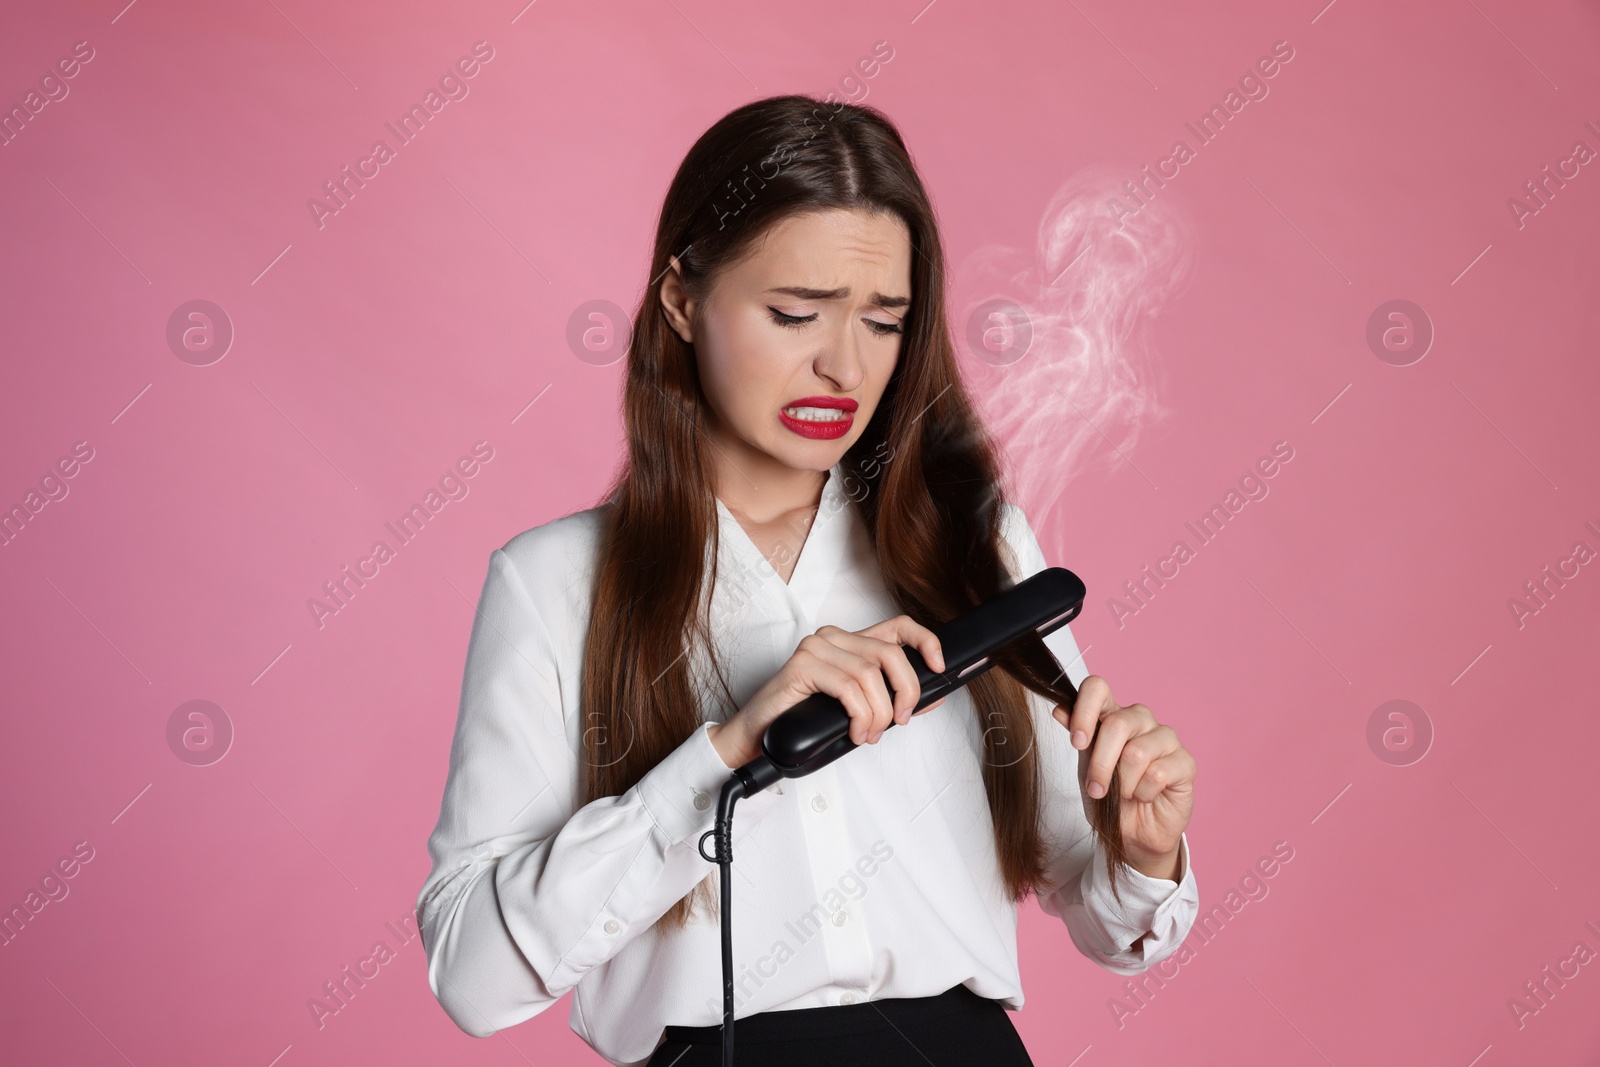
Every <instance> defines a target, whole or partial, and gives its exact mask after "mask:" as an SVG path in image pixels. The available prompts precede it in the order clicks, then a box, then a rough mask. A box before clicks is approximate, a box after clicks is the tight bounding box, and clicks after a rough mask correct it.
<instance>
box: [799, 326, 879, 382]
mask: <svg viewBox="0 0 1600 1067" xmlns="http://www.w3.org/2000/svg"><path fill="white" fill-rule="evenodd" d="M811 367H812V369H813V370H814V371H816V374H817V377H818V378H821V379H822V380H823V381H825V382H828V383H829V384H831V385H832V386H833V389H834V391H835V392H840V393H849V392H852V391H854V390H855V389H857V388H859V387H860V385H861V381H862V379H863V378H865V377H866V368H865V366H864V365H863V363H862V359H861V341H860V339H859V338H856V337H854V336H852V334H851V331H850V329H849V327H848V325H847V326H846V327H845V328H844V330H843V331H842V332H841V333H840V334H838V335H836V336H833V337H830V338H828V339H827V340H826V341H824V342H823V347H822V351H820V352H818V353H817V355H816V356H815V357H814V358H813V359H812V361H811Z"/></svg>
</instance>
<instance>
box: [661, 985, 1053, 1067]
mask: <svg viewBox="0 0 1600 1067" xmlns="http://www.w3.org/2000/svg"><path fill="white" fill-rule="evenodd" d="M665 1036H666V1041H664V1042H663V1043H662V1044H661V1046H660V1047H659V1048H657V1049H656V1051H655V1054H654V1055H653V1056H651V1057H650V1060H649V1062H648V1063H647V1064H646V1065H645V1067H721V1064H722V1027H721V1026H669V1027H667V1028H666V1035H665ZM733 1038H734V1054H735V1057H736V1058H737V1060H738V1064H739V1067H929V1064H932V1065H933V1067H966V1065H968V1064H982V1065H984V1067H1033V1061H1032V1060H1031V1059H1029V1058H1028V1050H1027V1049H1026V1048H1025V1047H1024V1046H1023V1044H1022V1038H1021V1036H1020V1035H1018V1033H1017V1030H1016V1027H1014V1026H1012V1025H1011V1018H1010V1015H1009V1013H1008V1012H1007V1011H1006V1009H1005V1008H1003V1007H1002V1006H1001V1005H1000V1002H999V1001H997V1000H989V999H987V998H985V997H980V996H978V994H976V993H974V992H972V990H970V989H968V988H967V987H966V986H964V985H957V986H952V987H951V988H950V989H947V990H945V991H944V992H943V993H940V994H939V995H938V996H933V997H905V998H888V999H884V1000H869V1001H865V1002H863V1003H860V1004H838V1005H830V1006H828V1007H822V1008H799V1009H795V1010H792V1011H763V1012H757V1013H756V1014H755V1015H751V1016H748V1017H746V1018H743V1019H738V1020H736V1022H735V1024H734V1028H733Z"/></svg>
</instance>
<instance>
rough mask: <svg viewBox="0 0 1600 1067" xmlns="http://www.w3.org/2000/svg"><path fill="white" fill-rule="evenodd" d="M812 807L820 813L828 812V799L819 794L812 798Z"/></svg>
mask: <svg viewBox="0 0 1600 1067" xmlns="http://www.w3.org/2000/svg"><path fill="white" fill-rule="evenodd" d="M811 806H812V807H813V808H816V809H817V810H818V811H827V810H828V801H827V798H825V797H824V796H823V795H822V794H821V793H818V794H817V795H816V796H814V797H812V798H811Z"/></svg>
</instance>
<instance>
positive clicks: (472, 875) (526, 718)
mask: <svg viewBox="0 0 1600 1067" xmlns="http://www.w3.org/2000/svg"><path fill="white" fill-rule="evenodd" d="M545 599H546V598H544V597H542V596H540V595H539V594H538V591H537V590H530V587H529V586H528V585H527V584H526V582H525V581H524V577H523V575H522V574H521V573H519V570H518V568H517V566H516V565H515V564H514V563H513V561H512V559H511V557H510V556H509V555H508V554H507V553H506V552H505V550H503V549H496V550H495V551H494V552H493V553H492V554H491V555H490V558H489V567H488V574H487V576H486V578H485V580H484V585H483V591H482V594H481V596H480V598H479V603H478V610H477V614H476V617H475V618H474V620H473V626H472V635H471V639H470V641H469V644H468V649H467V658H466V668H465V672H464V676H463V681H462V689H461V702H460V707H459V711H458V717H457V721H456V728H455V734H454V737H453V739H452V742H451V747H450V765H449V774H448V778H447V780H446V783H445V788H444V797H443V801H442V803H441V805H440V813H439V820H438V823H437V825H436V826H435V828H434V831H433V833H432V834H431V835H430V837H429V838H428V852H429V855H430V857H431V859H432V861H433V868H432V872H431V873H430V875H429V876H428V879H427V881H426V882H425V883H424V885H423V887H422V890H421V892H420V893H419V895H418V898H417V910H418V918H419V923H420V927H421V930H422V937H423V946H424V949H425V951H426V953H427V956H428V983H429V986H430V987H431V988H432V990H433V993H434V995H435V996H436V997H437V998H438V1000H439V1003H440V1005H441V1006H442V1007H443V1008H444V1009H445V1012H446V1013H447V1014H448V1015H449V1016H450V1018H451V1019H452V1020H453V1021H454V1022H455V1023H456V1025H458V1026H459V1027H460V1028H461V1029H462V1030H464V1031H466V1032H467V1033H469V1034H472V1035H474V1036H478V1037H487V1036H489V1035H490V1034H493V1033H494V1032H496V1031H497V1030H500V1029H503V1028H505V1027H507V1026H510V1025H513V1024H515V1023H518V1022H522V1021H524V1020H526V1019H528V1018H531V1017H532V1016H534V1015H537V1014H539V1013H540V1012H541V1011H543V1010H544V1009H545V1008H547V1007H549V1006H550V1005H551V1004H553V1003H554V1002H555V1001H556V1000H558V999H559V998H560V997H561V995H562V994H563V993H565V992H566V991H567V990H569V989H571V988H572V987H573V986H575V985H576V984H577V983H578V981H579V979H581V978H582V977H583V975H584V974H585V973H587V972H588V971H590V970H592V969H593V968H595V967H598V966H600V965H602V964H604V963H605V962H606V961H607V960H609V959H611V958H612V957H613V956H615V955H616V954H617V953H618V952H619V951H621V949H622V948H623V947H624V946H625V945H626V944H627V943H628V942H629V941H630V940H631V939H632V938H634V937H636V936H638V935H639V934H640V933H642V932H644V931H645V930H647V929H648V928H649V927H650V925H651V924H652V923H654V922H655V920H656V919H658V918H660V916H661V915H663V914H664V913H665V912H666V911H667V909H668V908H670V907H671V906H672V904H673V903H674V902H676V901H677V900H679V899H681V898H682V897H683V896H684V895H685V894H687V893H688V892H689V891H690V890H692V889H693V888H694V886H695V885H696V884H698V883H699V882H700V881H701V880H702V879H704V878H705V877H706V876H707V875H708V874H711V873H713V872H715V871H716V865H715V864H714V863H711V862H710V861H708V860H706V859H705V858H704V857H702V856H701V855H700V853H699V851H698V844H699V837H700V835H701V834H703V833H704V832H705V831H707V830H709V829H711V827H712V825H713V823H714V821H715V817H716V800H717V795H718V794H719V793H720V791H721V789H722V786H723V784H724V783H725V782H726V781H727V780H728V778H729V776H730V775H731V774H732V768H730V767H728V766H727V765H726V764H725V763H724V762H723V761H722V757H721V756H720V755H719V754H718V752H717V750H716V747H715V746H714V745H713V744H712V742H711V738H710V736H709V734H708V732H707V731H708V730H709V727H710V725H711V724H710V723H702V724H700V725H699V726H698V727H697V728H696V729H695V731H694V732H693V733H692V734H690V736H689V737H688V738H686V739H685V740H684V741H683V742H682V744H680V745H679V746H678V747H677V748H675V749H674V750H672V751H671V752H669V753H668V754H667V756H666V758H664V759H662V760H661V761H660V762H659V763H657V764H656V766H655V767H653V768H652V769H651V770H650V771H649V772H648V773H646V774H645V775H644V776H643V777H642V778H641V779H640V780H639V781H638V782H637V783H636V784H635V785H634V786H632V787H631V788H629V789H628V790H627V791H625V792H624V793H622V795H620V796H613V797H602V798H600V799H597V800H594V801H592V802H590V803H588V804H584V805H582V806H581V807H580V806H578V805H577V799H578V798H577V795H576V789H577V773H578V770H579V766H580V760H581V759H582V736H583V735H582V732H581V728H580V726H579V723H580V722H581V721H582V712H581V709H579V708H576V707H572V706H570V705H571V703H572V701H571V700H570V699H564V698H563V692H564V691H566V692H569V693H570V692H576V689H575V688H574V683H575V679H576V675H575V673H574V672H577V671H578V670H579V669H580V668H581V664H580V663H578V662H575V661H573V658H572V654H571V651H570V650H568V651H567V652H566V653H563V651H562V649H560V648H558V647H557V645H556V643H555V642H553V641H552V639H551V628H550V627H548V626H547V624H546V620H545V619H544V618H543V617H542V615H541V611H540V602H541V601H543V600H545ZM551 599H552V600H553V598H551ZM564 683H565V684H564ZM589 728H593V727H592V725H591V726H590V727H589ZM775 802H776V797H775V796H774V795H773V794H770V793H768V792H765V791H764V792H762V793H758V794H756V795H755V796H753V797H750V798H748V799H746V800H744V801H742V802H741V803H740V805H739V809H738V818H737V819H735V820H734V841H735V844H737V843H738V841H739V840H740V838H741V837H743V836H744V834H745V833H748V832H749V831H750V830H752V829H753V828H754V827H755V826H757V825H758V824H759V823H760V821H761V817H762V816H763V815H764V814H765V813H766V812H767V811H769V810H771V807H772V805H773V804H774V803H775Z"/></svg>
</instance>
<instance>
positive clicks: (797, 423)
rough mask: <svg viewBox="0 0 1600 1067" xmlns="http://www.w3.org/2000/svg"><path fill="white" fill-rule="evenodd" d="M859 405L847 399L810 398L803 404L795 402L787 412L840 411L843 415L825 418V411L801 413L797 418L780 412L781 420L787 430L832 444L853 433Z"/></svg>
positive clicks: (802, 402) (801, 400) (780, 410)
mask: <svg viewBox="0 0 1600 1067" xmlns="http://www.w3.org/2000/svg"><path fill="white" fill-rule="evenodd" d="M856 407H857V404H856V402H855V401H854V400H851V399H850V398H849V397H847V396H806V397H801V398H800V399H799V400H791V401H790V402H789V403H787V404H785V405H784V408H789V409H793V408H801V409H804V408H820V409H823V410H824V411H838V412H840V413H841V414H839V415H824V414H822V412H821V411H804V410H802V411H800V412H797V413H796V414H795V415H791V414H789V412H788V411H786V410H783V409H781V408H780V409H779V411H778V418H779V419H780V420H781V421H782V422H783V424H784V426H786V427H788V428H789V429H790V430H792V431H794V432H795V433H797V434H799V435H800V436H801V437H809V438H811V439H813V440H832V439H833V438H836V437H843V436H844V435H845V434H847V433H849V432H850V427H851V426H852V425H854V424H855V411H856Z"/></svg>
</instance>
